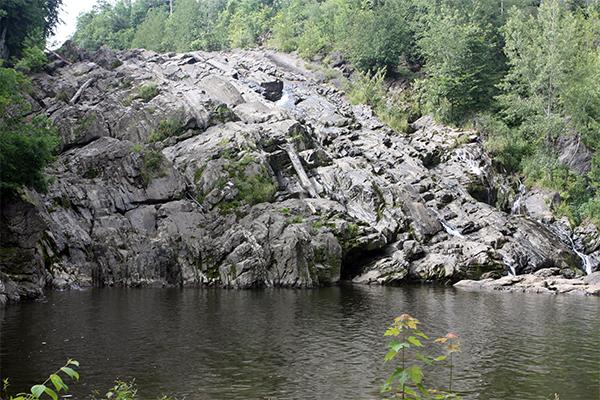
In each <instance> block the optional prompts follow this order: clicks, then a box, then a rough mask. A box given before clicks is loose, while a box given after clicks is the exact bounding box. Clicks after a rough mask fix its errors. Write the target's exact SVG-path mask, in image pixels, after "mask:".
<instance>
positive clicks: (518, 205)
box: [510, 179, 527, 215]
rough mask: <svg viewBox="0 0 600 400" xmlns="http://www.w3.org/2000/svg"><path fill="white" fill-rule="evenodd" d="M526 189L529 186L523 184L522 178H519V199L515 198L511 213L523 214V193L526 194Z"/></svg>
mask: <svg viewBox="0 0 600 400" xmlns="http://www.w3.org/2000/svg"><path fill="white" fill-rule="evenodd" d="M526 190H527V186H525V185H523V184H522V183H521V180H520V179H519V193H518V196H517V199H516V200H515V202H514V203H513V205H512V206H511V207H510V213H511V214H515V215H519V214H521V199H522V198H523V195H524V194H525V191H526Z"/></svg>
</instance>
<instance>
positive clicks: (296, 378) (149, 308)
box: [0, 285, 600, 400]
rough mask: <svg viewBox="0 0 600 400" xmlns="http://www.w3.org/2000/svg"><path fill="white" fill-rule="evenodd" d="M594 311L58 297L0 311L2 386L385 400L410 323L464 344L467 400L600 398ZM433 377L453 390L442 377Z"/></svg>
mask: <svg viewBox="0 0 600 400" xmlns="http://www.w3.org/2000/svg"><path fill="white" fill-rule="evenodd" d="M599 306H600V301H599V298H598V297H596V296H573V295H571V296H568V295H561V296H547V295H540V294H532V293H505V292H498V291H467V290H459V289H454V288H449V287H439V286H405V287H385V286H366V285H341V286H339V287H329V288H318V289H277V288H275V289H260V290H221V289H195V288H165V289H152V288H142V289H139V288H137V289H135V288H116V287H115V288H103V289H98V288H93V289H89V290H85V291H77V290H71V291H63V292H59V291H51V292H48V293H47V295H46V298H45V299H44V300H43V301H39V302H26V303H21V304H19V305H16V306H12V307H7V308H4V309H0V322H1V324H2V330H1V334H0V339H1V340H0V343H1V346H0V347H1V348H0V350H1V353H0V356H1V358H2V370H1V375H2V376H1V377H2V379H4V378H6V377H11V382H12V384H11V387H10V389H11V393H17V391H21V390H27V389H28V387H29V386H28V385H31V384H33V383H36V382H40V381H42V380H43V379H45V377H47V376H48V374H49V373H50V372H51V371H54V369H55V368H58V367H59V366H61V365H63V363H64V361H65V360H66V359H67V358H68V357H72V358H75V359H77V360H78V361H79V362H80V363H81V366H80V368H78V371H79V373H80V375H81V380H80V381H79V382H78V383H75V382H67V383H68V384H69V385H70V391H69V394H72V395H73V398H74V399H86V398H88V397H87V395H88V394H90V393H91V392H92V390H99V391H100V393H101V394H102V395H103V394H104V393H106V390H108V389H109V388H110V387H112V386H113V384H114V383H113V381H114V380H115V379H117V378H119V379H121V380H126V381H128V380H131V379H133V378H135V379H136V383H137V384H138V387H139V397H140V398H142V399H154V398H157V396H159V395H161V394H163V393H164V394H166V395H169V396H174V397H176V398H178V399H182V398H185V399H188V400H209V399H215V400H216V399H232V398H233V399H238V400H242V399H267V398H271V399H280V400H283V399H365V400H367V399H378V398H383V396H382V395H380V394H378V388H379V386H380V385H382V384H383V382H384V381H385V378H387V376H388V375H389V374H390V373H391V372H392V370H393V367H394V363H393V362H389V363H387V364H386V365H383V363H382V360H383V358H384V356H385V354H386V348H385V346H386V344H387V343H388V342H389V338H388V337H383V333H384V332H385V330H386V327H387V326H389V325H390V324H391V323H392V322H393V319H394V318H395V317H396V316H398V315H400V314H402V313H408V314H410V315H412V316H414V317H416V318H418V319H419V320H420V321H421V325H420V328H421V330H422V331H423V332H424V333H426V334H427V335H428V336H429V337H430V338H431V339H432V340H431V342H432V341H433V339H435V338H438V337H442V336H444V335H445V334H446V333H447V332H449V331H452V332H454V333H456V334H457V335H458V337H459V339H460V342H461V350H462V351H461V353H460V354H458V355H457V356H456V357H455V359H454V361H455V362H454V363H455V369H454V381H453V389H455V390H456V391H457V392H458V393H460V395H461V396H462V398H463V399H465V400H472V399H486V400H493V399H502V400H511V399H512V400H517V399H528V400H529V399H549V398H552V399H553V398H554V393H558V394H559V395H560V398H561V399H569V400H597V399H598V394H599V393H600V392H599V390H600V382H599V377H600V352H599V351H598V349H600V337H599V336H598V332H600V320H599V319H598V310H599ZM33 322H35V323H33ZM426 348H429V349H433V350H435V351H434V353H433V354H439V352H442V349H441V345H440V344H439V343H436V344H433V343H430V344H429V345H428V346H427V347H426ZM424 353H427V351H424ZM433 354H431V355H433ZM393 361H395V360H393ZM425 376H426V378H427V384H426V386H428V387H437V388H440V389H444V388H446V385H447V380H448V371H447V369H446V368H444V367H441V366H440V367H437V368H436V369H433V370H428V369H425Z"/></svg>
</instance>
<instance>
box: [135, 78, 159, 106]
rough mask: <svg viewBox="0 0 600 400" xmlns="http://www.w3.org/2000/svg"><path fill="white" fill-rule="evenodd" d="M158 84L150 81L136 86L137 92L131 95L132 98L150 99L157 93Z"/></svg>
mask: <svg viewBox="0 0 600 400" xmlns="http://www.w3.org/2000/svg"><path fill="white" fill-rule="evenodd" d="M159 93H160V92H159V90H158V85H157V84H156V83H155V82H151V83H149V84H147V85H144V86H142V87H140V88H138V90H137V92H136V93H135V95H134V96H133V98H134V99H142V100H144V101H146V102H148V101H150V100H152V99H153V98H155V97H156V96H158V94H159Z"/></svg>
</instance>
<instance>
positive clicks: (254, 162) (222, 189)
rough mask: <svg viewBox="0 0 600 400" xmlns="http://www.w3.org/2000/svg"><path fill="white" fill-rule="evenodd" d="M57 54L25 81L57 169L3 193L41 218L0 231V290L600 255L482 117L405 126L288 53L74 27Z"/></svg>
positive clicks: (433, 273)
mask: <svg viewBox="0 0 600 400" xmlns="http://www.w3.org/2000/svg"><path fill="white" fill-rule="evenodd" d="M60 54H61V56H62V58H63V59H56V60H55V61H54V62H53V63H51V64H50V66H49V68H48V71H47V73H44V74H39V75H37V76H36V77H35V78H34V82H35V85H36V91H35V93H34V94H33V97H34V100H35V101H34V104H35V105H36V107H37V109H38V110H39V111H41V112H44V113H46V114H47V115H48V116H49V117H50V118H51V119H52V120H53V121H54V123H55V124H56V125H57V126H59V127H60V134H61V138H62V144H61V153H60V156H59V159H58V161H57V163H56V164H55V166H54V167H53V169H51V170H49V171H48V173H49V174H52V175H54V176H56V180H55V182H54V183H53V184H52V186H51V189H50V193H49V194H47V195H44V196H40V195H38V194H36V193H30V192H28V196H29V201H30V203H31V204H28V205H27V204H20V205H14V204H13V205H8V204H3V214H2V221H3V224H4V225H3V231H4V230H5V229H6V230H7V232H8V231H10V232H16V231H17V230H18V229H17V228H16V226H17V225H18V221H17V220H18V218H23V213H18V212H13V211H11V207H13V209H14V207H25V208H27V210H28V211H27V212H26V214H27V215H30V214H31V215H32V216H31V219H30V221H34V220H35V221H36V222H35V223H33V222H30V224H33V225H35V226H33V227H30V229H29V231H30V232H37V233H36V234H33V233H32V234H31V235H29V237H28V240H27V241H26V242H27V243H26V244H24V242H23V241H21V242H20V241H18V240H8V241H7V240H4V241H3V244H2V246H3V250H2V251H3V254H2V258H1V260H2V268H3V269H2V270H3V271H5V273H6V275H3V282H4V286H5V288H4V289H3V288H0V290H4V301H6V299H7V297H6V296H7V295H8V292H9V291H8V290H7V289H6V287H7V285H14V284H13V283H10V282H11V280H12V281H17V280H20V281H21V282H30V283H29V285H33V287H38V288H39V287H41V286H43V285H44V284H46V283H47V284H48V285H51V286H52V287H53V288H57V289H65V288H73V287H88V286H91V285H130V286H138V285H158V286H162V285H186V286H187V285H215V286H227V287H240V288H247V287H253V286H287V287H311V286H317V285H327V284H335V283H337V282H339V281H340V280H353V281H354V282H362V283H375V282H376V283H382V284H400V283H404V282H409V281H415V282H430V281H435V282H455V281H458V280H460V279H463V278H471V279H479V278H481V277H482V276H483V277H490V276H498V277H499V276H501V275H502V274H504V275H506V274H507V273H508V272H512V273H532V272H535V271H537V270H540V269H543V268H547V267H555V268H559V269H560V271H562V273H563V274H566V275H567V276H574V275H577V274H580V275H581V274H584V273H585V272H584V269H585V268H586V267H585V265H584V264H583V261H582V260H583V258H582V257H580V256H578V255H577V254H576V252H575V251H574V250H573V246H572V245H571V239H573V240H574V243H575V249H577V251H578V252H581V254H588V256H587V258H586V259H587V260H588V264H587V268H588V269H593V270H596V269H598V260H599V259H600V257H599V255H600V252H599V249H600V240H599V238H598V233H597V230H596V229H595V227H587V228H578V230H576V231H575V232H572V231H571V229H570V227H569V226H568V221H560V220H558V221H557V220H555V219H554V218H553V217H552V214H551V213H550V212H549V211H548V208H547V205H548V204H549V202H552V201H559V199H558V198H556V196H553V195H552V194H550V193H545V192H541V191H533V192H531V191H530V192H528V191H526V190H524V188H522V187H520V184H519V182H518V180H516V179H514V178H511V177H502V176H497V175H495V174H494V172H493V171H492V169H491V167H490V160H489V159H488V158H487V156H486V154H485V152H484V150H483V148H482V146H481V144H480V143H479V142H478V140H477V133H476V132H463V131H459V130H454V129H450V128H448V127H445V126H441V125H438V124H436V123H435V121H434V120H433V119H432V118H431V117H423V118H421V119H419V120H418V121H416V122H415V123H414V126H413V128H414V133H412V134H410V135H406V136H403V135H399V134H397V133H395V132H393V131H392V130H391V129H390V128H388V127H387V126H385V125H384V124H383V123H381V121H379V120H378V119H377V118H376V117H375V116H374V114H373V112H372V111H371V110H370V109H369V108H368V107H365V106H352V105H350V104H349V103H348V102H347V100H346V99H345V97H344V94H343V92H342V91H341V90H340V89H339V88H336V86H335V85H333V84H325V83H323V79H322V77H320V76H319V74H318V73H316V72H311V71H310V70H308V69H306V68H305V67H304V62H302V61H300V60H298V59H295V58H293V57H291V56H289V55H285V54H281V53H275V52H272V51H268V50H264V49H261V50H253V51H231V52H223V53H202V52H193V53H188V54H174V53H171V54H163V55H159V54H156V53H153V52H150V51H144V50H131V51H125V52H118V53H114V52H112V51H110V50H108V49H106V48H102V49H101V50H99V51H97V52H93V53H90V52H84V51H81V50H78V49H75V48H74V47H73V46H72V45H71V44H70V43H67V44H66V45H65V46H63V48H62V49H61V52H60ZM32 204H34V205H35V206H34V205H32ZM13 236H14V235H13ZM26 236H27V235H26ZM16 251H19V252H27V254H28V255H27V257H29V258H28V259H29V260H30V261H29V264H28V265H30V267H28V270H27V271H17V270H18V269H19V268H16V267H14V264H15V263H16V261H15V260H16V258H15V257H16V256H14V255H13V253H14V252H16ZM11 252H12V253H11ZM11 263H12V264H13V267H11V268H8V267H7V266H9V264H11ZM34 265H35V266H36V267H35V268H34V267H33V266H34ZM32 290H33V289H31V290H28V291H25V292H24V291H22V292H21V294H22V295H26V294H25V293H29V294H30V295H31V293H35V290H33V291H32ZM36 290H37V289H36ZM12 297H13V298H14V297H15V295H14V293H13V295H12Z"/></svg>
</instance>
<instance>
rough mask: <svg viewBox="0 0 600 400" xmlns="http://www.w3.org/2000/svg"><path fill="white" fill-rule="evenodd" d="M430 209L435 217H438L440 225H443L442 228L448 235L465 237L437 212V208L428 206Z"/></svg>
mask: <svg viewBox="0 0 600 400" xmlns="http://www.w3.org/2000/svg"><path fill="white" fill-rule="evenodd" d="M430 210H431V211H433V213H434V214H435V215H436V217H437V218H438V220H439V221H440V223H441V224H442V226H443V227H444V229H445V230H446V233H447V234H448V235H451V236H456V237H457V238H460V239H465V235H463V234H461V233H460V232H459V231H457V230H456V229H454V228H453V227H451V226H450V225H449V224H448V223H447V222H446V221H445V220H444V218H443V217H442V216H441V215H440V213H439V212H437V210H435V209H433V208H430Z"/></svg>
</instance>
